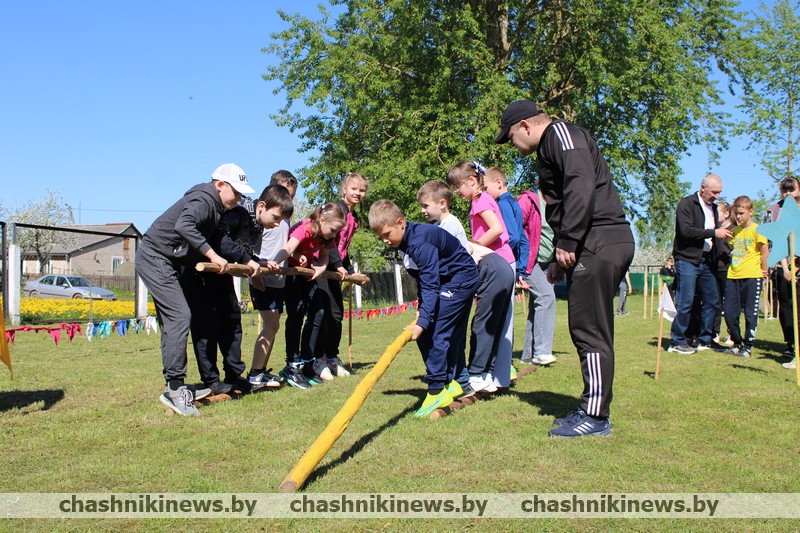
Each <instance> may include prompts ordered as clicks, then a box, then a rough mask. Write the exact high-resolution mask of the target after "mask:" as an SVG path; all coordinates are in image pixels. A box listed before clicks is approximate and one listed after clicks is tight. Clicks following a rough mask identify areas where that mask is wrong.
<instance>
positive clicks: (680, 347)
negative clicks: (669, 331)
mask: <svg viewBox="0 0 800 533" xmlns="http://www.w3.org/2000/svg"><path fill="white" fill-rule="evenodd" d="M667 351H668V352H672V353H682V354H685V355H689V354H693V353H694V352H696V351H697V350H695V349H694V348H692V347H691V346H689V345H688V344H670V345H669V348H667Z"/></svg>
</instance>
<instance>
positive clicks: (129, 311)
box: [19, 298, 156, 324]
mask: <svg viewBox="0 0 800 533" xmlns="http://www.w3.org/2000/svg"><path fill="white" fill-rule="evenodd" d="M90 305H91V308H90ZM133 312H134V302H133V301H115V302H108V301H105V300H93V301H92V302H91V304H90V302H89V300H87V299H84V298H81V299H75V300H50V299H42V298H22V299H21V300H20V306H19V314H20V320H21V322H22V323H23V324H34V323H41V322H56V321H59V322H88V321H90V320H121V319H124V318H135V317H134V316H133ZM147 314H148V315H149V316H155V314H156V309H155V306H154V305H153V302H148V303H147Z"/></svg>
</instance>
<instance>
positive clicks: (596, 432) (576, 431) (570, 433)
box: [548, 413, 611, 439]
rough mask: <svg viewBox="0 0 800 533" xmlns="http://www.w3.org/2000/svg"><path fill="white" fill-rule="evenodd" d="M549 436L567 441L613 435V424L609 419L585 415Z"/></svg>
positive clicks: (549, 433) (553, 431)
mask: <svg viewBox="0 0 800 533" xmlns="http://www.w3.org/2000/svg"><path fill="white" fill-rule="evenodd" d="M548 435H550V436H551V437H563V438H567V439H571V438H575V437H595V436H598V437H599V436H605V435H611V422H610V421H609V420H608V418H603V419H600V418H595V417H593V416H589V415H587V414H585V413H584V414H583V416H581V417H579V418H578V417H576V418H575V419H574V420H573V421H572V422H571V423H569V424H564V425H562V426H559V427H557V428H554V429H551V430H550V431H549V432H548Z"/></svg>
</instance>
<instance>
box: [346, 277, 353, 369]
mask: <svg viewBox="0 0 800 533" xmlns="http://www.w3.org/2000/svg"><path fill="white" fill-rule="evenodd" d="M348 299H349V300H350V303H349V306H350V318H348V319H347V359H348V361H349V363H350V371H351V372H352V371H353V284H352V283H351V284H350V296H349V297H348Z"/></svg>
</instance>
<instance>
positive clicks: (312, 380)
mask: <svg viewBox="0 0 800 533" xmlns="http://www.w3.org/2000/svg"><path fill="white" fill-rule="evenodd" d="M315 362H316V359H312V360H310V361H306V362H305V363H303V366H302V370H301V371H302V372H303V376H305V378H306V381H308V384H309V385H311V386H314V385H324V384H325V380H324V379H322V376H320V375H319V374H318V373H316V372H315V371H314V363H315ZM328 372H330V369H328ZM332 375H333V374H332V373H331V376H332Z"/></svg>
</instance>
